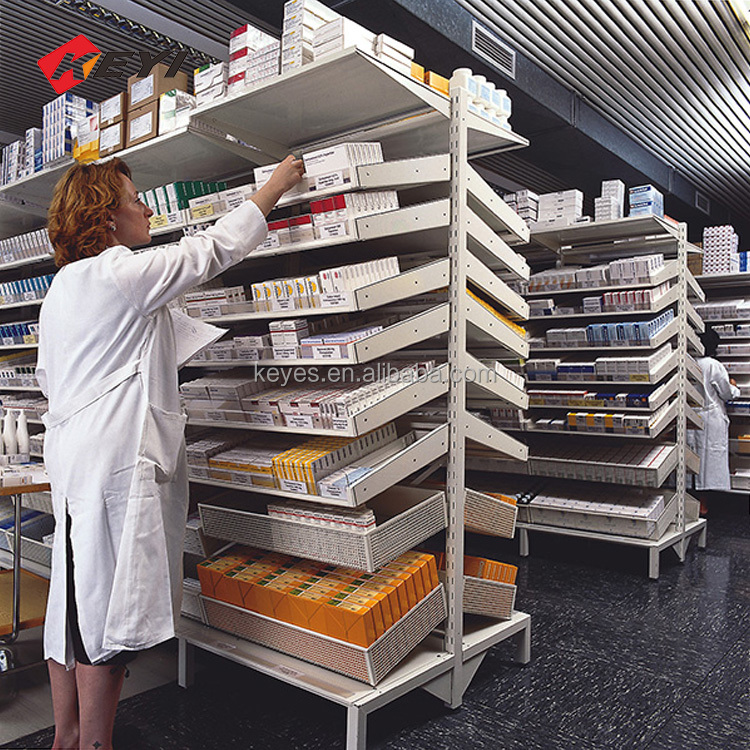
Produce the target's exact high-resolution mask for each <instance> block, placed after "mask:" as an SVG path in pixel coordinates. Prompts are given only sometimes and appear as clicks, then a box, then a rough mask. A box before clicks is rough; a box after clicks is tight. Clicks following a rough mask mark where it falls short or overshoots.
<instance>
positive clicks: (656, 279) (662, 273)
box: [525, 260, 679, 298]
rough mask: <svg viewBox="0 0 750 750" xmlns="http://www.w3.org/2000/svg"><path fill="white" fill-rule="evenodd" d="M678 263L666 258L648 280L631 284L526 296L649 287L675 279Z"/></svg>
mask: <svg viewBox="0 0 750 750" xmlns="http://www.w3.org/2000/svg"><path fill="white" fill-rule="evenodd" d="M678 274H679V265H678V261H676V260H666V261H665V262H664V266H663V267H662V268H660V269H659V270H658V271H656V272H655V273H654V275H653V276H652V277H651V278H650V280H649V281H637V282H633V283H632V284H614V285H610V286H591V287H586V288H583V287H570V288H568V289H547V290H544V291H534V292H528V293H527V294H526V295H525V296H526V297H530V298H533V297H556V296H557V295H559V294H581V295H583V296H584V297H592V296H596V295H597V294H598V293H599V292H621V291H627V290H628V289H650V288H652V287H655V286H660V285H661V284H663V283H664V282H665V281H671V280H672V279H676V278H677V276H678Z"/></svg>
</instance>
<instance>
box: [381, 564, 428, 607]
mask: <svg viewBox="0 0 750 750" xmlns="http://www.w3.org/2000/svg"><path fill="white" fill-rule="evenodd" d="M387 567H388V568H389V570H401V571H403V572H404V573H405V574H406V575H408V576H409V578H410V579H411V582H412V585H413V586H414V594H415V596H416V601H415V602H414V604H416V603H417V602H420V601H422V599H424V597H425V596H426V594H427V592H426V591H425V590H424V583H423V581H422V574H421V573H420V568H419V566H418V565H415V564H413V563H409V562H401V560H400V559H399V560H393V562H390V563H388V566H387ZM414 604H412V607H413V606H414Z"/></svg>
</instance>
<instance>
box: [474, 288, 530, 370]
mask: <svg viewBox="0 0 750 750" xmlns="http://www.w3.org/2000/svg"><path fill="white" fill-rule="evenodd" d="M465 304H466V319H467V322H468V323H469V331H470V333H469V338H470V339H471V340H472V341H482V342H487V341H489V342H491V343H492V344H498V345H500V346H501V347H503V348H504V349H507V350H508V351H509V352H513V353H514V354H517V355H518V356H519V357H527V356H528V354H529V343H528V342H527V341H525V340H524V339H522V338H521V337H520V336H519V335H518V334H517V333H516V332H515V331H514V330H512V329H511V328H510V327H509V326H508V325H506V324H505V323H504V322H503V321H502V320H501V319H500V318H498V317H496V316H495V315H493V314H492V313H491V312H490V311H489V310H487V309H486V308H485V307H483V306H482V305H480V304H479V302H477V301H476V300H475V299H472V298H471V297H469V296H468V294H467V295H466V299H465Z"/></svg>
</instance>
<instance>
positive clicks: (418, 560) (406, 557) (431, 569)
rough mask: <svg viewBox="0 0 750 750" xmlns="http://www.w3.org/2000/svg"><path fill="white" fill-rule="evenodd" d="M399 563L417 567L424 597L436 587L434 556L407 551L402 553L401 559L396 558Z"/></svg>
mask: <svg viewBox="0 0 750 750" xmlns="http://www.w3.org/2000/svg"><path fill="white" fill-rule="evenodd" d="M398 559H399V561H401V562H411V563H413V564H415V565H419V572H420V575H421V576H422V583H423V585H424V590H425V596H427V594H429V593H430V591H432V590H433V589H434V588H436V587H437V585H438V583H439V581H438V577H437V564H436V563H435V556H434V555H431V554H429V553H426V552H415V551H413V550H409V551H407V552H404V554H403V555H401V557H399V558H398Z"/></svg>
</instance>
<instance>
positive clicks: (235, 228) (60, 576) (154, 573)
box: [37, 201, 266, 668]
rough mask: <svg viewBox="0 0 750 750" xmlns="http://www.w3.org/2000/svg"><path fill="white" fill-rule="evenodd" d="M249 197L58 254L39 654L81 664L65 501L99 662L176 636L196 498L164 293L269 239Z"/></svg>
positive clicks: (48, 326)
mask: <svg viewBox="0 0 750 750" xmlns="http://www.w3.org/2000/svg"><path fill="white" fill-rule="evenodd" d="M265 234H266V222H265V219H264V217H263V215H262V213H261V211H260V209H259V208H258V207H257V206H256V205H255V203H253V202H252V201H248V202H247V203H245V204H243V205H242V206H240V207H239V208H237V209H235V210H234V211H233V212H232V213H230V214H229V215H228V216H226V217H225V218H223V219H220V220H219V221H218V222H217V223H216V224H215V226H214V227H212V228H211V229H209V230H207V231H205V232H202V233H200V234H199V235H196V236H195V237H189V238H187V237H186V238H183V239H182V241H181V242H180V244H179V246H176V247H171V248H155V249H154V250H153V251H148V252H145V253H138V254H136V253H132V252H131V251H130V250H129V249H128V248H126V247H123V246H116V247H111V248H109V249H107V250H105V251H104V252H103V253H101V254H100V255H98V256H96V257H95V258H85V259H82V260H78V261H75V262H74V263H71V264H69V265H67V266H64V267H63V268H62V269H61V270H60V271H59V273H58V274H57V275H56V276H55V279H54V281H53V283H52V286H51V287H50V290H49V292H48V294H47V296H46V297H45V300H44V303H43V305H42V310H41V315H40V342H39V358H38V363H37V377H38V379H39V384H40V386H41V388H42V391H43V392H44V393H45V395H46V396H47V397H48V398H49V412H48V414H46V415H45V416H44V421H45V424H46V425H47V432H46V436H45V444H44V460H45V464H46V466H47V470H48V472H49V476H50V481H51V484H52V501H53V505H54V513H55V528H56V533H55V541H54V546H53V551H52V577H51V580H50V593H49V600H48V604H47V617H46V621H45V657H46V658H51V659H54V660H55V661H56V662H59V663H60V664H65V665H66V666H68V667H69V668H70V667H72V666H73V664H74V658H73V651H72V645H71V643H70V639H69V634H68V632H67V624H66V617H65V612H66V606H67V602H66V598H67V595H66V543H65V512H66V508H67V512H68V513H69V515H70V518H71V541H72V547H73V559H74V572H75V579H74V580H75V591H76V603H77V607H78V619H79V625H80V630H81V637H82V639H83V644H84V647H85V649H86V652H87V654H88V656H89V658H90V659H91V661H92V662H93V663H96V662H98V661H102V660H105V659H107V658H109V657H111V656H112V655H113V654H114V653H116V652H118V651H121V650H125V649H143V648H148V647H150V646H153V645H155V644H157V643H160V642H161V641H164V640H167V639H168V638H171V637H172V636H173V635H174V621H175V619H176V617H177V616H178V615H179V612H180V600H181V595H182V550H183V538H184V535H185V516H186V511H187V500H188V483H187V465H186V461H185V449H184V445H185V442H184V435H183V428H184V423H185V418H184V416H183V415H182V414H181V413H180V403H179V393H178V382H177V363H176V356H175V341H174V331H173V327H172V319H171V316H170V314H169V311H168V309H167V308H166V306H165V305H166V304H167V303H168V302H169V301H170V300H172V299H174V298H175V297H177V296H179V295H180V294H182V293H183V292H185V291H186V290H187V289H189V288H190V287H192V286H195V285H196V284H200V283H202V282H205V281H207V280H209V279H211V278H213V277H214V276H216V275H217V274H219V273H221V272H222V271H224V270H225V269H227V268H228V267H230V266H231V265H233V264H234V263H237V262H239V261H240V260H241V259H242V258H244V257H245V256H246V255H247V254H248V253H249V252H251V251H252V250H253V249H254V248H255V247H257V246H258V244H260V243H261V242H262V241H263V239H264V238H265Z"/></svg>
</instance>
